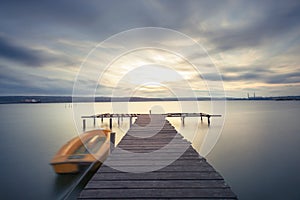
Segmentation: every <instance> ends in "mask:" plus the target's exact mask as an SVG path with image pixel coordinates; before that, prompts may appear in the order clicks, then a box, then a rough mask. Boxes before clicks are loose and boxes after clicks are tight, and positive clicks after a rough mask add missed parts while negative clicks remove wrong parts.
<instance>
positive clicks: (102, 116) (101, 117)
mask: <svg viewBox="0 0 300 200" xmlns="http://www.w3.org/2000/svg"><path fill="white" fill-rule="evenodd" d="M101 123H102V124H103V115H101Z"/></svg>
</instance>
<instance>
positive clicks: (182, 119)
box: [181, 115, 185, 126]
mask: <svg viewBox="0 0 300 200" xmlns="http://www.w3.org/2000/svg"><path fill="white" fill-rule="evenodd" d="M184 118H185V116H184V115H183V116H181V122H182V125H183V126H184Z"/></svg>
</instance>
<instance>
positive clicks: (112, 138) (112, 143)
mask: <svg viewBox="0 0 300 200" xmlns="http://www.w3.org/2000/svg"><path fill="white" fill-rule="evenodd" d="M115 143H116V133H115V132H111V133H110V152H112V151H113V150H114V148H115Z"/></svg>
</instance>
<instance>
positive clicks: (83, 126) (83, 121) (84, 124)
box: [82, 119, 86, 130]
mask: <svg viewBox="0 0 300 200" xmlns="http://www.w3.org/2000/svg"><path fill="white" fill-rule="evenodd" d="M85 127H86V123H85V119H84V120H82V129H83V130H85Z"/></svg>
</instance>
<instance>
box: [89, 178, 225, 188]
mask: <svg viewBox="0 0 300 200" xmlns="http://www.w3.org/2000/svg"><path fill="white" fill-rule="evenodd" d="M228 187H229V186H228V185H227V184H226V183H225V181H224V180H196V181H195V180H172V181H168V180H146V181H136V180H130V181H129V180H122V181H90V182H89V183H88V184H87V186H86V189H108V188H111V189H125V188H131V189H138V188H140V189H155V188H158V189H159V188H161V189H162V188H165V189H169V188H170V189H172V188H173V189H183V188H228Z"/></svg>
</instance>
